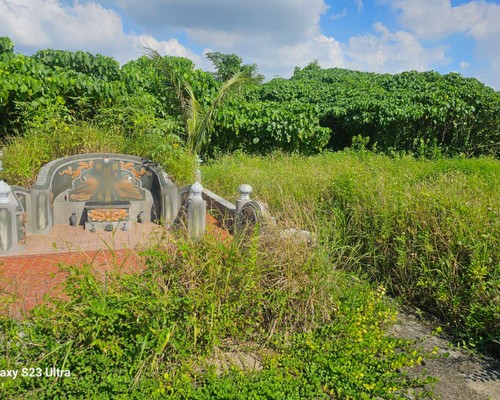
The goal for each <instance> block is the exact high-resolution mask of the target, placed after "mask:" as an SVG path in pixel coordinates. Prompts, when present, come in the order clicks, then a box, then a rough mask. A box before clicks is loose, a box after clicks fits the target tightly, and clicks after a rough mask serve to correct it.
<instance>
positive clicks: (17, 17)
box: [0, 0, 201, 62]
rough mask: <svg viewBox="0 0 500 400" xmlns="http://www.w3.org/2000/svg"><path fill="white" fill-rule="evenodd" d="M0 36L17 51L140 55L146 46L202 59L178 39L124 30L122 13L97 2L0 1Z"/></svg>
mask: <svg viewBox="0 0 500 400" xmlns="http://www.w3.org/2000/svg"><path fill="white" fill-rule="evenodd" d="M0 36H9V37H10V38H11V39H12V40H13V42H14V44H15V46H16V50H19V48H21V50H24V51H27V52H32V51H36V50H40V49H46V48H57V49H64V50H73V51H75V50H84V51H89V52H92V53H102V54H105V55H108V56H112V57H115V58H116V59H117V60H119V61H121V62H125V61H128V60H130V59H133V58H137V57H139V56H140V55H142V53H143V46H145V45H149V46H150V47H154V48H155V49H157V50H158V51H159V52H160V53H162V54H169V55H175V56H182V57H188V58H191V59H192V60H193V61H195V62H200V59H201V57H200V56H197V55H196V54H194V53H193V52H192V51H191V50H189V49H188V48H186V47H184V46H183V45H182V44H180V43H179V41H178V40H177V39H170V40H166V41H158V40H156V39H154V38H153V37H152V36H150V35H137V34H134V33H126V32H124V29H123V25H122V19H121V16H120V15H118V14H117V13H116V12H115V11H113V10H111V9H107V8H104V7H103V6H101V5H99V4H96V3H94V2H88V3H79V2H75V3H73V4H72V5H65V4H63V3H62V2H60V1H58V0H0Z"/></svg>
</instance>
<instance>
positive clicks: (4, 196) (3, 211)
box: [0, 181, 22, 254]
mask: <svg viewBox="0 0 500 400" xmlns="http://www.w3.org/2000/svg"><path fill="white" fill-rule="evenodd" d="M16 208H17V202H16V199H15V197H14V194H13V193H12V189H11V187H10V186H9V185H7V184H6V183H5V182H4V181H0V254H12V253H18V252H20V251H21V250H22V247H20V246H19V245H18V244H17V241H18V240H17V217H16Z"/></svg>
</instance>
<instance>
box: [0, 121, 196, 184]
mask: <svg viewBox="0 0 500 400" xmlns="http://www.w3.org/2000/svg"><path fill="white" fill-rule="evenodd" d="M2 151H3V156H2V161H3V168H4V170H3V171H2V172H1V176H2V179H4V180H5V181H6V182H8V183H9V184H10V185H20V186H25V187H29V186H31V185H32V184H33V183H34V182H35V180H36V177H37V174H38V171H39V170H40V168H41V167H42V166H43V165H45V164H46V163H48V162H49V161H52V160H55V159H57V158H61V157H67V156H70V155H75V154H82V153H104V152H110V153H120V154H132V155H137V156H140V157H146V158H150V159H153V160H155V161H156V162H158V163H160V164H161V165H162V166H163V167H164V168H165V170H167V171H168V172H169V174H171V175H172V177H173V178H174V179H175V181H176V182H178V183H179V184H181V185H183V184H186V183H191V182H192V181H193V179H194V165H195V158H194V156H192V155H190V154H188V153H187V152H186V151H185V150H184V148H183V146H182V144H181V142H180V139H179V138H178V137H177V136H175V135H172V134H166V133H164V132H162V131H161V130H157V129H151V130H147V129H143V130H138V131H137V132H126V131H125V130H124V129H123V128H122V127H119V126H114V127H107V126H106V127H101V126H98V125H96V124H93V123H79V124H72V123H66V122H65V121H63V120H61V119H60V118H54V119H48V120H46V121H44V123H43V124H42V123H40V124H36V125H33V126H31V127H29V128H28V129H27V130H26V132H25V133H24V134H22V135H15V136H12V137H10V138H7V139H6V140H5V141H4V144H3V148H2Z"/></svg>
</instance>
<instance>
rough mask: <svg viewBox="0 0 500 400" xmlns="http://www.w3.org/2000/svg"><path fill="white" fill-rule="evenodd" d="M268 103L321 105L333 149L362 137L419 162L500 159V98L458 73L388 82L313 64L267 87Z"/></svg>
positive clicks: (389, 77) (406, 75) (264, 92)
mask: <svg viewBox="0 0 500 400" xmlns="http://www.w3.org/2000/svg"><path fill="white" fill-rule="evenodd" d="M261 98H263V99H266V100H270V101H273V102H276V103H278V104H281V103H283V102H287V101H300V102H303V103H307V104H316V105H317V106H318V107H319V113H318V114H319V115H318V117H319V120H320V123H321V125H322V126H325V127H329V128H330V129H331V131H332V137H331V141H330V143H329V146H330V147H332V148H333V149H342V148H345V147H347V146H350V145H351V142H352V138H353V137H354V136H357V135H360V134H361V135H362V136H366V137H369V138H370V143H371V145H374V146H376V147H377V149H378V150H382V151H386V152H391V151H409V152H412V153H415V154H418V155H420V154H421V153H425V152H426V151H429V148H432V146H438V147H440V148H441V149H442V151H443V152H444V153H446V154H449V155H453V154H464V155H480V154H490V155H496V156H497V155H498V154H499V153H498V152H499V148H498V143H500V130H499V126H500V123H499V122H500V120H499V118H500V117H499V115H500V94H499V93H498V92H495V91H494V90H493V89H491V88H488V87H486V86H484V85H483V84H481V83H480V82H478V81H477V80H475V79H470V78H463V77H461V76H460V75H459V74H456V73H451V74H448V75H440V74H438V73H437V72H424V73H420V72H415V71H409V72H403V73H401V74H397V75H389V74H375V73H366V72H357V71H349V70H342V69H337V68H333V69H321V68H320V67H319V66H318V65H317V64H311V65H309V66H308V67H306V68H304V69H302V70H301V69H298V68H297V69H296V70H295V73H294V75H293V77H292V78H291V79H289V80H285V79H282V78H277V79H274V80H273V81H271V82H269V83H267V84H265V85H263V86H262V87H261ZM430 151H432V149H430ZM421 155H423V156H425V155H427V154H421Z"/></svg>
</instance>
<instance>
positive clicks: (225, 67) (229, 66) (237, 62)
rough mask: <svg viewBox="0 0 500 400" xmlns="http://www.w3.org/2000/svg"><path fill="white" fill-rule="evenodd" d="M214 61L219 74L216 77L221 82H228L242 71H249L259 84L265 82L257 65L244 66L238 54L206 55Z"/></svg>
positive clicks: (214, 53) (216, 53) (212, 53)
mask: <svg viewBox="0 0 500 400" xmlns="http://www.w3.org/2000/svg"><path fill="white" fill-rule="evenodd" d="M205 55H206V56H207V58H208V59H209V60H210V61H212V64H213V65H214V67H215V69H216V71H217V72H215V73H214V77H215V79H216V80H217V81H219V82H226V81H228V80H229V79H230V78H231V77H232V76H233V75H234V74H236V73H238V72H240V71H248V73H249V74H250V75H251V76H252V77H253V78H254V79H255V80H256V81H257V82H259V83H261V82H262V81H263V80H264V76H263V75H260V74H259V73H258V72H257V65H256V64H243V59H242V58H241V57H239V56H237V55H236V54H223V53H219V52H218V51H217V52H209V53H206V54H205Z"/></svg>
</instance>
